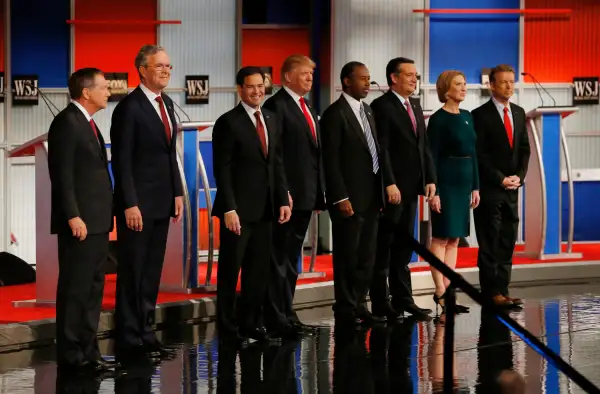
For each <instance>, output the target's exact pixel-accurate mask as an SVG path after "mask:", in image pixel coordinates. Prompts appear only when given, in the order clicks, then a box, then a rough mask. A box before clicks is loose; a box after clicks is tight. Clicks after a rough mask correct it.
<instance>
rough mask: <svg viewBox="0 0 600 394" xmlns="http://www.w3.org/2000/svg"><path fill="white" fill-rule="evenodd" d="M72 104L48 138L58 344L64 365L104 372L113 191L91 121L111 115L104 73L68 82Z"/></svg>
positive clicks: (85, 72)
mask: <svg viewBox="0 0 600 394" xmlns="http://www.w3.org/2000/svg"><path fill="white" fill-rule="evenodd" d="M69 95H70V96H71V100H72V102H71V104H69V105H68V106H67V108H65V109H64V110H62V111H61V112H60V113H59V114H58V115H57V116H56V118H54V120H53V121H52V124H51V125H50V131H49V132H48V169H49V172H50V179H51V182H52V204H51V205H52V213H51V232H52V234H57V235H58V263H59V275H58V287H57V294H56V345H57V352H56V353H57V359H58V363H59V365H64V366H67V367H84V368H86V369H87V368H91V369H94V370H96V371H101V370H106V369H107V368H108V367H109V363H107V362H106V361H105V360H103V359H102V358H101V356H100V351H99V349H98V340H97V337H96V332H97V330H98V320H99V319H100V307H101V305H102V295H103V291H104V275H105V271H104V264H105V262H106V259H107V257H108V234H109V232H110V231H111V230H112V227H113V215H112V203H113V200H112V184H111V180H110V175H109V173H108V160H107V156H106V148H105V146H104V139H103V138H102V134H100V131H99V130H98V127H97V126H96V124H95V123H94V121H93V120H92V115H93V114H94V113H96V112H98V111H99V110H101V109H104V108H106V106H107V102H108V97H109V96H110V93H109V91H108V83H107V81H106V79H104V75H103V73H102V71H100V70H98V69H96V68H84V69H80V70H77V71H76V72H74V73H73V74H72V75H71V77H70V78H69Z"/></svg>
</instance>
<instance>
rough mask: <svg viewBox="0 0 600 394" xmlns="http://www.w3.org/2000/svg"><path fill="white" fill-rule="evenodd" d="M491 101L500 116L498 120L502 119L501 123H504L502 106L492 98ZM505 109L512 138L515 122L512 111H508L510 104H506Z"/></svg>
mask: <svg viewBox="0 0 600 394" xmlns="http://www.w3.org/2000/svg"><path fill="white" fill-rule="evenodd" d="M492 101H493V102H494V105H495V106H496V109H497V110H498V113H499V114H500V119H502V123H504V104H502V103H501V102H499V101H498V100H496V99H495V98H494V97H492ZM506 108H508V119H510V126H511V127H510V129H511V130H512V132H513V136H514V134H515V122H514V120H513V115H512V111H511V110H510V102H509V103H508V105H507V106H506Z"/></svg>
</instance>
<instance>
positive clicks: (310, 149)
mask: <svg viewBox="0 0 600 394" xmlns="http://www.w3.org/2000/svg"><path fill="white" fill-rule="evenodd" d="M307 107H308V110H309V112H310V114H311V115H312V118H313V120H314V123H315V132H316V135H317V140H316V141H315V139H314V138H313V135H312V132H311V130H310V127H309V125H308V122H307V121H306V118H305V117H304V113H303V112H302V110H301V109H300V106H299V105H298V104H297V103H296V102H295V101H294V99H293V98H292V96H290V94H289V93H288V92H287V91H286V90H285V89H283V88H282V89H281V90H279V91H278V92H277V93H276V94H275V95H273V96H272V97H271V98H269V99H268V100H267V101H266V102H265V104H264V105H263V108H266V109H268V110H270V111H272V112H275V114H276V115H277V118H278V120H279V123H280V129H281V143H282V150H283V165H284V168H285V175H286V178H287V182H288V186H289V188H290V194H291V195H292V198H293V200H294V209H297V210H302V211H312V210H323V209H325V194H324V192H325V174H324V173H323V162H322V155H321V130H320V127H319V117H318V115H317V113H316V111H314V110H313V109H312V108H310V106H308V105H307Z"/></svg>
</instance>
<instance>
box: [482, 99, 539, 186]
mask: <svg viewBox="0 0 600 394" xmlns="http://www.w3.org/2000/svg"><path fill="white" fill-rule="evenodd" d="M510 110H511V112H512V115H513V124H514V126H513V148H512V149H511V147H510V144H509V142H508V136H507V134H506V129H505V128H504V122H503V120H502V118H501V117H500V113H499V112H498V110H497V109H496V106H495V104H494V102H493V101H492V100H491V99H490V100H489V101H488V102H487V103H485V104H483V105H482V106H480V107H479V108H477V109H475V110H474V111H473V112H471V114H472V115H473V122H474V125H475V131H476V132H477V160H478V162H479V179H480V193H481V194H482V195H484V194H485V195H488V196H489V195H494V194H496V195H498V194H503V193H507V191H506V190H505V189H504V188H503V186H502V181H503V180H504V178H505V177H507V176H511V175H517V176H518V177H519V178H521V184H522V183H523V181H524V179H525V175H526V174H527V167H528V165H529V155H530V148H529V137H528V136H527V126H526V119H525V110H524V109H523V108H521V107H519V106H518V105H516V104H512V103H511V104H510Z"/></svg>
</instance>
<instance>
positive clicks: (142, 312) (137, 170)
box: [110, 45, 183, 357]
mask: <svg viewBox="0 0 600 394" xmlns="http://www.w3.org/2000/svg"><path fill="white" fill-rule="evenodd" d="M135 67H136V69H137V70H138V73H139V76H140V81H141V82H140V85H139V86H138V87H137V88H136V89H135V90H134V91H133V92H131V94H129V95H128V96H127V97H125V98H124V99H123V100H121V102H119V104H118V105H117V107H116V108H115V110H114V112H113V116H112V125H111V130H110V135H111V142H112V168H113V174H114V178H115V211H116V217H117V235H118V239H119V260H118V261H119V264H118V267H117V305H116V332H117V349H116V350H117V355H119V354H123V355H127V356H135V355H142V354H146V355H149V356H151V357H159V356H163V355H165V349H164V348H163V347H162V345H161V344H160V342H159V341H158V339H157V338H156V335H155V333H154V331H153V330H152V325H153V324H154V312H155V308H156V298H157V296H158V289H159V284H160V277H161V272H162V267H163V260H164V256H165V249H166V244H167V234H168V230H169V219H170V217H174V218H175V220H177V221H179V220H180V219H181V217H182V214H183V197H182V196H183V188H182V183H181V178H180V176H179V172H178V168H177V161H176V149H175V148H176V143H175V142H176V140H177V121H176V119H175V113H174V110H173V101H172V100H171V99H170V98H169V97H168V96H167V95H166V94H164V93H163V89H164V88H166V87H167V84H168V83H169V79H170V78H171V68H172V66H171V64H170V61H169V56H168V55H167V53H166V52H165V50H164V48H162V47H159V46H156V45H146V46H144V47H142V48H141V49H140V51H139V53H138V55H137V56H136V58H135Z"/></svg>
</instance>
